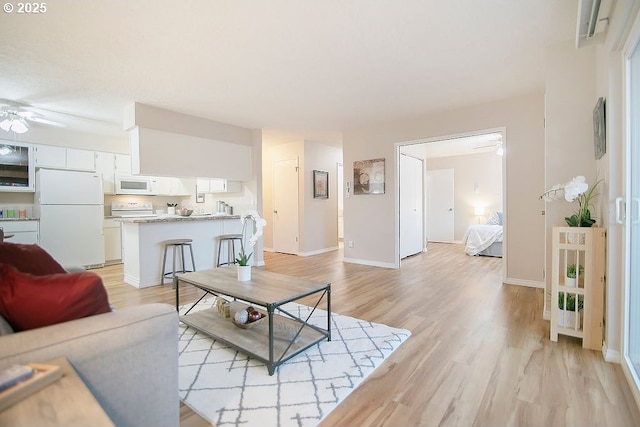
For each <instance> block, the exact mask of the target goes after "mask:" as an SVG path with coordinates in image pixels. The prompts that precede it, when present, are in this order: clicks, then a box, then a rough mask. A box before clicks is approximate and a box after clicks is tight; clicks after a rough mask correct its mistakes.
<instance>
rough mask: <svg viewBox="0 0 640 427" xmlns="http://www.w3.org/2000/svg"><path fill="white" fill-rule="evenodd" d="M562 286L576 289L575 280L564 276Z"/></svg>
mask: <svg viewBox="0 0 640 427" xmlns="http://www.w3.org/2000/svg"><path fill="white" fill-rule="evenodd" d="M564 285H565V286H566V287H567V288H575V287H576V278H575V277H568V276H564Z"/></svg>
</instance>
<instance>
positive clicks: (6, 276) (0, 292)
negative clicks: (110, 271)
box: [0, 264, 111, 332]
mask: <svg viewBox="0 0 640 427" xmlns="http://www.w3.org/2000/svg"><path fill="white" fill-rule="evenodd" d="M109 311H111V308H110V307H109V299H108V297H107V291H106V289H105V288H104V286H103V284H102V279H101V278H100V276H98V275H97V274H95V273H90V272H83V273H59V274H49V275H46V276H36V275H33V274H28V273H22V272H20V271H18V270H17V269H16V268H15V267H13V266H11V265H9V264H0V314H1V315H2V317H4V318H5V319H6V320H7V322H9V324H10V325H11V326H12V327H13V329H14V330H15V331H16V332H18V331H24V330H27V329H34V328H40V327H42V326H48V325H53V324H56V323H61V322H67V321H69V320H74V319H80V318H83V317H88V316H92V315H94V314H101V313H107V312H109Z"/></svg>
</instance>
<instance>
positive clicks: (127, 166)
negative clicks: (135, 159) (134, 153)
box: [115, 154, 131, 175]
mask: <svg viewBox="0 0 640 427" xmlns="http://www.w3.org/2000/svg"><path fill="white" fill-rule="evenodd" d="M115 156H116V160H115V163H116V168H115V173H116V174H118V175H131V156H130V155H128V154H116V155H115Z"/></svg>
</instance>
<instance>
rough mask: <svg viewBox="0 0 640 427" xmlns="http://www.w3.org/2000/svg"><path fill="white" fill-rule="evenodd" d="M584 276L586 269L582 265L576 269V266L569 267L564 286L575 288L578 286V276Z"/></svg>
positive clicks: (570, 265)
mask: <svg viewBox="0 0 640 427" xmlns="http://www.w3.org/2000/svg"><path fill="white" fill-rule="evenodd" d="M583 274H584V267H583V266H582V265H581V266H579V267H576V265H575V264H569V265H567V274H566V275H565V278H564V285H565V286H568V287H571V288H574V287H575V286H576V276H579V277H582V275H583Z"/></svg>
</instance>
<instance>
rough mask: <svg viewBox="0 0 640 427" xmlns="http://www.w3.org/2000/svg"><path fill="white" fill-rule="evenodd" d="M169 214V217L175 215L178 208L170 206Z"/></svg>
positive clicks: (168, 208)
mask: <svg viewBox="0 0 640 427" xmlns="http://www.w3.org/2000/svg"><path fill="white" fill-rule="evenodd" d="M167 214H169V215H175V214H176V208H175V206H169V207H167Z"/></svg>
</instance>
